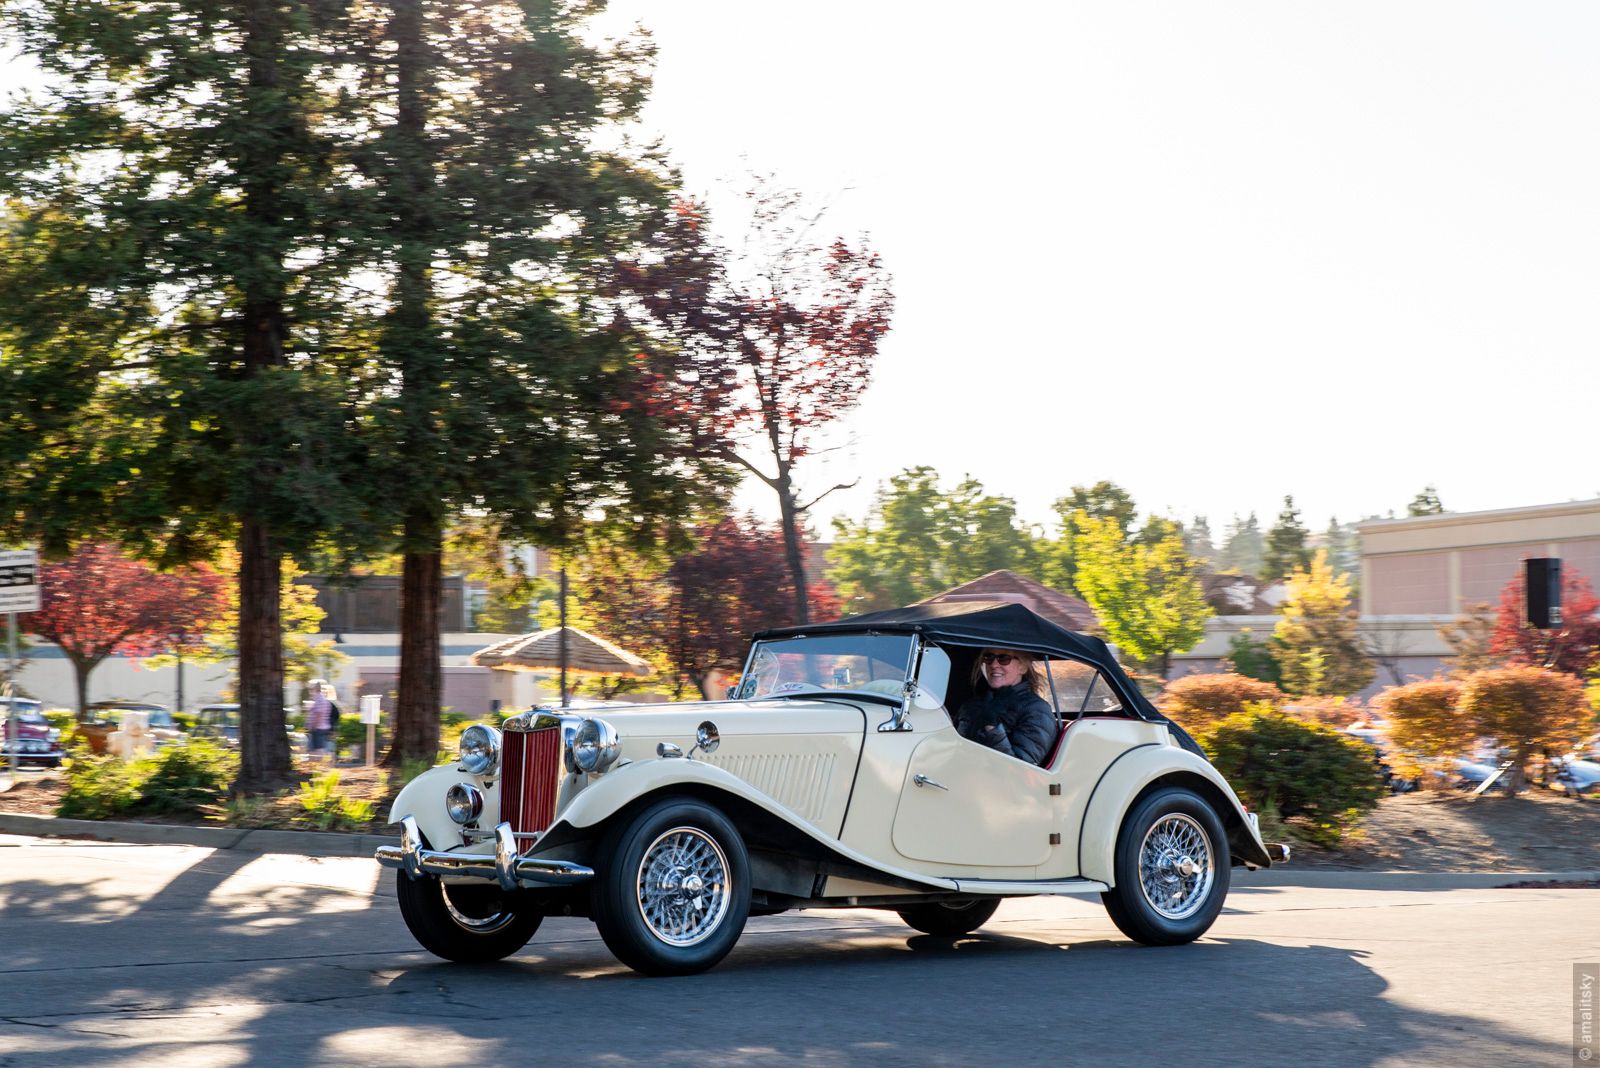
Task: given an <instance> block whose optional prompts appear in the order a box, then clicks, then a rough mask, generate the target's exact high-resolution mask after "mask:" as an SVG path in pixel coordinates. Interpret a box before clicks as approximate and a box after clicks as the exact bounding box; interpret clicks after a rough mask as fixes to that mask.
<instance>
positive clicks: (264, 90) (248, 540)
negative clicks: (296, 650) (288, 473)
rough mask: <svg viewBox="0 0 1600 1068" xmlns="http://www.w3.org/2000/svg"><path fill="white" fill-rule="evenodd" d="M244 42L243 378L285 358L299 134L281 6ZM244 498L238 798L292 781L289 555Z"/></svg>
mask: <svg viewBox="0 0 1600 1068" xmlns="http://www.w3.org/2000/svg"><path fill="white" fill-rule="evenodd" d="M243 10H244V42H243V49H244V51H245V53H246V54H247V55H248V56H249V71H250V75H249V94H248V103H247V109H248V112H249V119H250V133H251V136H250V137H249V138H247V139H244V140H242V141H241V142H240V145H239V164H240V173H241V176H242V185H243V188H244V211H245V215H246V216H247V217H248V218H249V219H250V220H251V223H252V224H253V226H254V227H255V229H256V232H257V233H259V234H260V235H262V236H261V237H260V239H259V241H258V244H259V247H258V248H257V249H255V250H254V251H255V252H256V255H257V258H258V260H259V261H260V263H261V265H262V266H261V267H260V268H259V269H256V270H252V271H250V272H249V273H248V275H247V277H245V278H244V279H243V286H244V290H245V293H244V309H243V311H244V314H243V316H242V325H243V337H242V345H243V350H244V369H243V373H244V377H245V378H246V379H252V378H257V377H259V376H261V375H262V374H264V373H266V372H267V371H268V370H269V369H270V368H273V367H280V366H282V365H283V363H284V348H285V345H286V344H287V341H288V333H289V330H288V320H287V318H286V317H285V316H284V312H283V296H284V284H285V283H284V277H283V274H282V271H281V267H282V264H283V260H284V255H285V249H284V242H283V238H282V236H281V230H282V226H283V217H282V216H283V207H282V200H283V195H282V194H283V188H282V183H283V171H284V161H285V159H286V157H287V156H288V155H289V151H290V150H289V148H288V143H289V142H292V140H293V139H294V137H295V132H294V131H295V124H294V120H293V118H292V115H291V112H290V108H291V107H292V105H291V104H289V103H288V100H287V97H286V95H285V94H284V93H283V91H282V90H283V85H282V78H281V71H280V70H279V64H280V63H281V62H282V60H283V48H284V26H283V22H282V11H281V9H279V8H277V7H275V6H274V5H271V4H247V5H245V6H244V9H243ZM275 414H276V413H274V412H246V413H244V415H243V418H244V419H245V420H246V422H245V425H244V427H243V436H244V442H245V446H246V448H251V447H252V446H253V445H254V444H255V442H253V441H252V438H253V437H254V436H255V431H254V427H255V425H256V421H265V420H267V419H271V418H273V416H274V415H275ZM278 462H279V461H278V460H276V459H268V458H262V459H258V460H257V461H256V464H257V466H256V469H255V470H254V471H253V472H251V474H250V476H249V477H250V479H251V480H252V482H253V483H254V485H253V486H252V492H251V496H252V497H256V498H258V499H259V498H262V497H267V496H269V495H270V492H271V488H272V483H273V482H274V481H275V479H276V477H277V475H278V469H277V464H278ZM255 507H256V506H255V505H254V504H253V502H252V503H247V504H246V505H245V508H244V514H243V515H242V516H241V517H240V523H239V777H238V778H237V779H235V780H234V784H233V792H234V794H235V795H244V794H259V793H270V792H271V791H273V790H275V789H277V788H279V787H280V786H282V785H284V784H285V783H287V782H288V780H289V778H290V773H291V771H292V768H293V765H292V764H291V761H290V755H289V737H288V734H287V732H286V730H285V725H284V715H283V607H282V604H281V588H282V579H283V562H282V559H281V557H280V553H279V551H278V546H277V544H276V542H275V540H274V538H273V536H272V531H271V530H270V528H269V527H268V526H267V524H266V523H265V522H264V521H263V520H262V519H261V518H260V515H259V514H258V513H256V512H255Z"/></svg>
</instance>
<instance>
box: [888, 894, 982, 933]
mask: <svg viewBox="0 0 1600 1068" xmlns="http://www.w3.org/2000/svg"><path fill="white" fill-rule="evenodd" d="M999 907H1000V899H999V898H993V897H991V898H980V899H978V900H976V901H949V902H945V901H936V902H932V903H930V904H927V905H907V906H906V907H905V908H903V909H896V910H895V911H896V912H898V913H900V918H901V919H902V920H904V921H906V925H907V926H909V927H915V928H916V929H917V930H919V931H922V932H924V933H926V934H931V935H964V934H967V933H968V932H970V931H976V930H977V929H978V928H980V927H982V926H983V925H984V924H986V923H988V922H989V917H991V916H993V915H994V910H995V909H997V908H999Z"/></svg>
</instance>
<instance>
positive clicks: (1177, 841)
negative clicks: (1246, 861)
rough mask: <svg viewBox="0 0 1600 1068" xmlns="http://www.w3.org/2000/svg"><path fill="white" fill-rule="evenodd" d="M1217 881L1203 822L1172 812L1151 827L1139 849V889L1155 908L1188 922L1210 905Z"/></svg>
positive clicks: (1173, 918)
mask: <svg viewBox="0 0 1600 1068" xmlns="http://www.w3.org/2000/svg"><path fill="white" fill-rule="evenodd" d="M1215 878H1216V856H1215V854H1214V851H1213V850H1212V847H1211V837H1210V835H1208V834H1207V833H1206V830H1205V828H1204V827H1202V826H1201V825H1200V823H1199V821H1197V820H1196V819H1194V818H1193V817H1192V816H1189V815H1187V814H1185V813H1182V812H1169V813H1167V814H1166V815H1164V816H1162V817H1161V818H1160V819H1158V820H1156V822H1155V823H1153V824H1151V825H1150V830H1149V831H1147V832H1145V836H1144V842H1143V843H1142V844H1141V845H1140V847H1139V888H1140V890H1141V891H1143V893H1144V899H1145V900H1146V901H1147V902H1149V904H1150V907H1151V908H1153V909H1155V910H1156V912H1158V913H1160V914H1161V915H1162V916H1164V917H1165V918H1167V919H1169V920H1185V919H1188V918H1189V917H1190V916H1192V915H1194V914H1195V913H1196V912H1198V911H1199V910H1200V909H1201V908H1202V907H1203V906H1204V905H1205V904H1206V902H1207V900H1208V898H1209V896H1210V892H1211V884H1212V882H1213V881H1214V880H1215Z"/></svg>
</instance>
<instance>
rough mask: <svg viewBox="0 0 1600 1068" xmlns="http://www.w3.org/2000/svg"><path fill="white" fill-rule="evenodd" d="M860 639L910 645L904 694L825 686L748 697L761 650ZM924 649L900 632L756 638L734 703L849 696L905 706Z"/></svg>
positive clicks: (904, 670) (917, 640)
mask: <svg viewBox="0 0 1600 1068" xmlns="http://www.w3.org/2000/svg"><path fill="white" fill-rule="evenodd" d="M857 636H859V637H864V638H899V639H902V640H904V641H905V643H906V659H905V664H904V666H903V667H902V668H901V670H900V691H899V692H897V693H894V694H886V693H880V692H878V691H876V690H861V689H856V688H854V687H845V688H839V689H833V688H829V687H824V686H816V687H809V688H801V689H797V690H786V691H783V692H781V693H768V694H762V695H761V696H759V697H755V696H749V697H747V696H744V694H745V689H746V687H747V686H748V685H749V682H750V679H751V678H752V675H751V672H752V670H753V669H754V666H755V658H756V653H757V651H758V650H760V649H762V648H769V649H771V648H773V647H775V646H781V645H787V644H789V643H792V642H814V641H828V640H834V641H837V640H839V639H846V638H851V637H857ZM921 650H922V641H921V639H920V638H919V636H918V635H915V634H907V633H904V632H897V631H878V630H864V631H861V632H860V634H859V635H852V634H837V633H835V634H814V635H808V634H792V635H786V636H784V637H782V638H756V639H755V640H753V641H752V642H751V643H750V648H749V650H748V651H746V653H745V657H744V667H743V669H742V670H741V671H740V672H739V686H738V688H737V690H736V691H735V692H734V695H733V699H734V700H738V701H771V700H788V699H790V698H795V697H809V698H815V697H848V698H851V699H859V700H867V701H872V702H874V703H875V704H889V705H902V704H904V702H905V697H904V690H905V684H906V680H907V679H909V678H911V677H913V676H912V672H913V670H914V669H915V666H916V663H917V660H918V659H919V656H920V653H921ZM836 655H841V656H844V655H850V654H847V653H840V654H836ZM857 655H862V654H857ZM880 662H882V663H885V664H892V663H893V661H891V660H880Z"/></svg>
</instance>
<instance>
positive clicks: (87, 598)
mask: <svg viewBox="0 0 1600 1068" xmlns="http://www.w3.org/2000/svg"><path fill="white" fill-rule="evenodd" d="M39 585H40V589H41V593H42V596H43V602H42V605H41V607H40V610H39V611H37V612H32V613H29V614H28V615H25V616H23V617H22V622H21V626H22V627H23V629H25V630H27V631H28V632H29V633H31V634H35V635H37V636H38V637H40V638H43V639H44V640H45V641H49V642H54V643H55V644H56V645H59V646H60V647H61V650H62V651H63V652H64V653H66V654H67V659H69V660H71V661H72V668H73V672H74V674H75V676H76V679H77V683H78V720H79V722H82V721H83V720H84V719H85V718H86V715H87V707H88V686H89V673H90V672H92V671H93V670H94V669H95V668H96V667H98V666H99V665H100V663H101V661H103V660H105V658H106V657H108V656H112V655H122V656H152V655H154V654H156V653H160V652H167V651H171V650H174V649H178V648H180V647H181V646H183V645H184V644H185V643H190V642H193V641H195V640H196V636H197V635H199V634H203V633H204V632H205V631H206V629H207V628H208V627H209V626H210V625H212V624H213V623H214V622H216V621H217V620H218V619H219V618H221V616H222V614H223V613H224V612H225V611H226V610H227V597H226V591H225V587H224V583H223V580H222V578H221V576H219V575H218V574H216V572H214V571H212V570H211V569H210V568H207V567H190V568H182V569H179V570H176V571H167V572H162V571H157V570H155V569H154V568H152V567H151V566H150V565H149V564H146V563H144V562H142V561H139V560H134V559H132V558H130V557H128V556H125V555H123V553H122V552H121V550H119V549H118V548H117V547H116V546H114V545H109V544H106V543H104V542H92V543H87V544H85V545H83V546H81V547H80V548H79V549H78V550H77V551H76V552H74V553H73V554H72V555H71V556H70V557H68V558H67V559H66V560H63V561H61V562H60V563H53V564H46V565H45V566H44V567H43V568H41V569H40V576H39Z"/></svg>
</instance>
